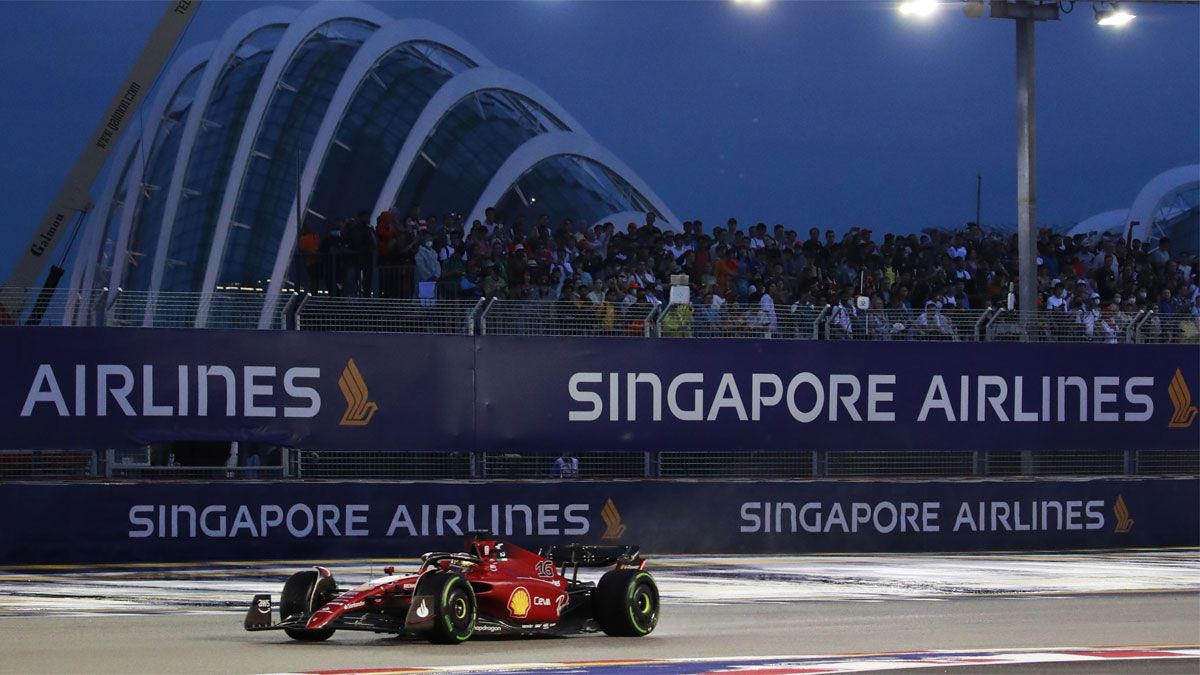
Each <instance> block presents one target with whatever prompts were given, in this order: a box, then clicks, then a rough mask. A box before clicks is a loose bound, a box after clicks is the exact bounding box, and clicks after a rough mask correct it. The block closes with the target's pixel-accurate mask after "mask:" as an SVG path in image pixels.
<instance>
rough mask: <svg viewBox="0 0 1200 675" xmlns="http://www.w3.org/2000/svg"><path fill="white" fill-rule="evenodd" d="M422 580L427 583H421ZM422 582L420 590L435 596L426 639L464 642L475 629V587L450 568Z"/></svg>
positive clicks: (443, 641) (442, 643)
mask: <svg viewBox="0 0 1200 675" xmlns="http://www.w3.org/2000/svg"><path fill="white" fill-rule="evenodd" d="M424 584H429V585H428V586H424ZM424 584H422V586H423V588H422V589H421V592H422V593H428V594H430V595H432V596H433V597H434V598H435V605H434V607H435V609H436V610H437V614H436V618H435V619H434V621H433V628H431V629H430V630H429V633H428V634H427V637H428V638H429V641H430V642H432V643H434V644H439V645H456V644H458V643H460V642H465V641H466V640H467V639H468V638H470V637H471V635H472V634H474V633H475V617H476V614H477V611H476V604H475V591H474V590H472V588H471V584H470V582H468V581H467V579H466V578H465V577H464V576H463V575H461V574H455V573H452V572H446V573H436V574H435V575H433V578H431V579H426V580H425V581H424Z"/></svg>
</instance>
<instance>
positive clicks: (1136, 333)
mask: <svg viewBox="0 0 1200 675" xmlns="http://www.w3.org/2000/svg"><path fill="white" fill-rule="evenodd" d="M1153 317H1154V310H1152V309H1150V310H1146V315H1145V316H1143V317H1142V318H1141V320H1140V321H1138V320H1135V321H1134V322H1133V341H1134V342H1137V343H1141V342H1142V327H1143V326H1145V325H1146V322H1147V321H1149V320H1150V319H1152V318H1153Z"/></svg>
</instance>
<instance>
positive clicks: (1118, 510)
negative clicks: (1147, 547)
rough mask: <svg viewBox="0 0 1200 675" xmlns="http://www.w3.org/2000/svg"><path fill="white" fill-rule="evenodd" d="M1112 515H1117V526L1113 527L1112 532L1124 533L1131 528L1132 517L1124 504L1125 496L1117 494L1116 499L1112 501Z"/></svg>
mask: <svg viewBox="0 0 1200 675" xmlns="http://www.w3.org/2000/svg"><path fill="white" fill-rule="evenodd" d="M1113 515H1115V516H1116V517H1117V526H1116V527H1115V528H1113V532H1116V533H1117V534H1125V533H1127V532H1129V531H1130V530H1132V529H1133V518H1130V517H1129V507H1128V506H1126V505H1125V498H1124V497H1122V496H1121V495H1117V501H1116V502H1114V503H1113Z"/></svg>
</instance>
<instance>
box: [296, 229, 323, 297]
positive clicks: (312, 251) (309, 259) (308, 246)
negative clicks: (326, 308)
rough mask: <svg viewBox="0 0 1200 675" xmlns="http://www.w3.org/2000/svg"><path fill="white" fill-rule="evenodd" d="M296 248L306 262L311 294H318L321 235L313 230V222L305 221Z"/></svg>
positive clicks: (307, 279)
mask: <svg viewBox="0 0 1200 675" xmlns="http://www.w3.org/2000/svg"><path fill="white" fill-rule="evenodd" d="M296 248H297V249H298V250H299V251H300V253H301V256H302V260H303V263H304V278H305V282H306V284H307V286H306V288H307V290H308V292H309V294H311V295H316V294H317V293H318V292H320V290H321V255H320V252H321V237H320V236H319V235H318V234H317V233H316V232H315V231H314V230H313V226H312V223H310V222H305V223H304V227H303V228H302V229H301V230H300V238H299V239H297V240H296Z"/></svg>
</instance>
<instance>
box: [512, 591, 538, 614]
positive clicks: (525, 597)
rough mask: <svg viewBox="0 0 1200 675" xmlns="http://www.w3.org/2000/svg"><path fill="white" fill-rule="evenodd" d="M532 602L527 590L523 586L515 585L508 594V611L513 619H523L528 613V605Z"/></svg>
mask: <svg viewBox="0 0 1200 675" xmlns="http://www.w3.org/2000/svg"><path fill="white" fill-rule="evenodd" d="M532 604H533V602H532V601H531V600H530V598H529V591H527V590H525V587H524V586H517V589H516V590H515V591H513V592H512V595H510V596H508V613H509V614H511V615H512V617H513V618H514V619H524V618H525V617H526V615H528V614H529V607H530V605H532Z"/></svg>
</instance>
